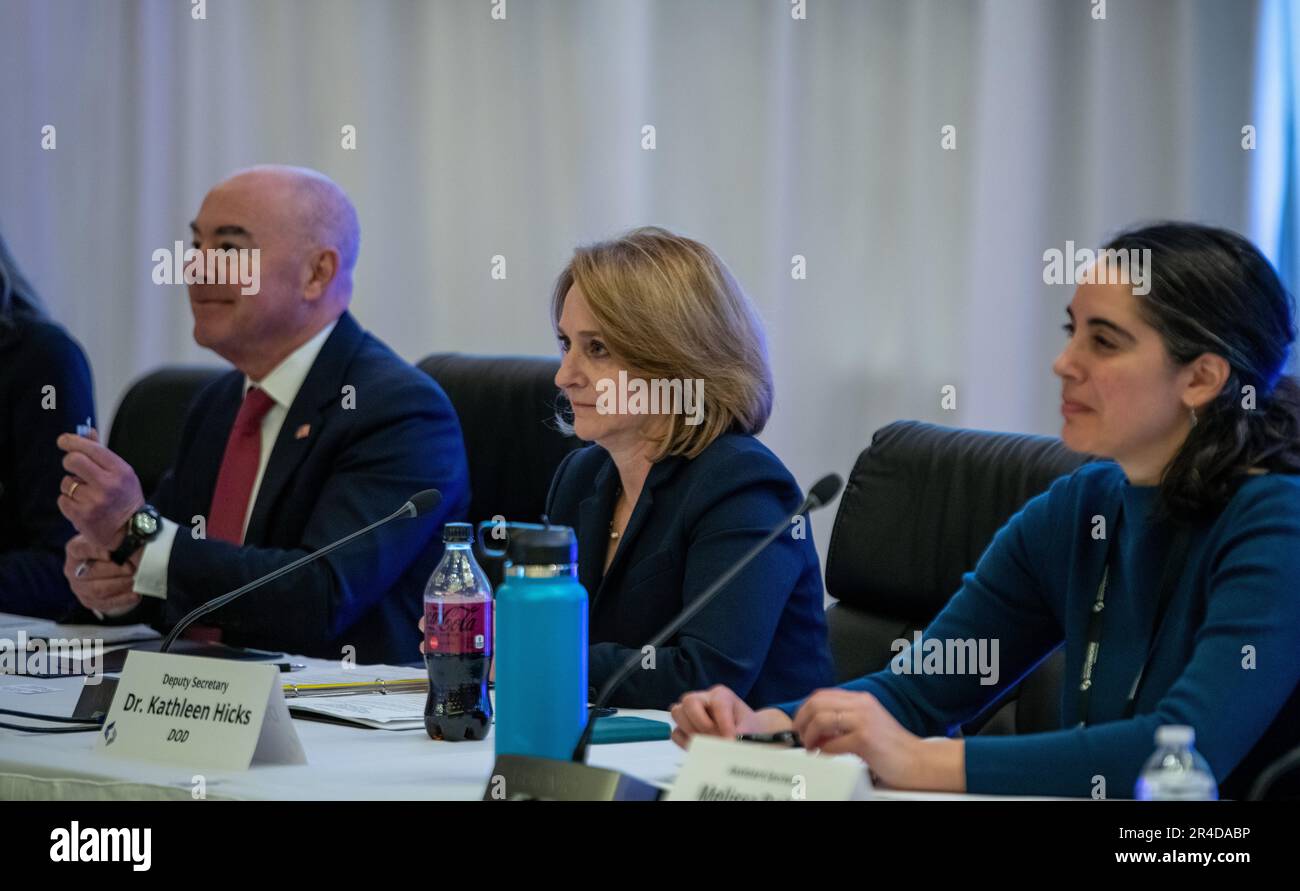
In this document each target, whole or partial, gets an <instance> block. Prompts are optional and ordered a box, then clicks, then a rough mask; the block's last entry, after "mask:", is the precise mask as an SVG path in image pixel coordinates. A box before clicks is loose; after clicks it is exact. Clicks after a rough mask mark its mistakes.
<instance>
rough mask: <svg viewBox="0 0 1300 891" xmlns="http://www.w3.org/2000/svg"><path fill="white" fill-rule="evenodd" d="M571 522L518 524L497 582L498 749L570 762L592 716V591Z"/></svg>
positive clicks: (506, 753) (500, 753)
mask: <svg viewBox="0 0 1300 891" xmlns="http://www.w3.org/2000/svg"><path fill="white" fill-rule="evenodd" d="M577 574H578V545H577V540H576V538H575V536H574V534H573V530H572V529H571V528H569V527H568V526H549V527H546V528H541V529H519V530H516V531H513V532H512V533H511V535H510V542H509V544H508V545H507V547H506V564H505V581H504V582H503V583H502V585H501V587H500V588H498V589H497V595H496V611H497V631H496V635H497V636H496V652H497V661H496V753H497V755H498V756H501V755H532V756H534V757H538V758H554V759H558V760H563V761H567V760H569V758H570V757H571V756H572V755H573V748H574V746H575V745H577V742H578V737H579V736H581V735H582V729H583V724H584V723H585V722H586V720H587V591H586V589H585V588H583V587H582V585H580V584H578V577H577Z"/></svg>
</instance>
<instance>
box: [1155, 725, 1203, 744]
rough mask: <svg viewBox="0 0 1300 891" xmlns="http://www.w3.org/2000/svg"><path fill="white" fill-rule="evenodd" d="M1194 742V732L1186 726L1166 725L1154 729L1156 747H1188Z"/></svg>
mask: <svg viewBox="0 0 1300 891" xmlns="http://www.w3.org/2000/svg"><path fill="white" fill-rule="evenodd" d="M1195 740H1196V731H1195V730H1194V729H1193V728H1191V727H1188V726H1187V725H1186V724H1166V725H1164V726H1163V727H1157V728H1156V745H1158V746H1190V745H1191V744H1192V743H1193V742H1194V741H1195Z"/></svg>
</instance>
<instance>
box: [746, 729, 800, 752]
mask: <svg viewBox="0 0 1300 891" xmlns="http://www.w3.org/2000/svg"><path fill="white" fill-rule="evenodd" d="M736 739H737V740H739V741H740V742H752V743H765V744H767V745H779V746H788V747H790V748H792V749H798V748H802V747H803V743H801V742H800V741H799V734H797V733H795V732H794V731H793V730H782V731H779V732H777V733H742V734H740V735H739V736H737V737H736Z"/></svg>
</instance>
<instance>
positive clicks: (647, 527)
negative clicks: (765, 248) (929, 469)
mask: <svg viewBox="0 0 1300 891" xmlns="http://www.w3.org/2000/svg"><path fill="white" fill-rule="evenodd" d="M552 317H553V321H554V323H555V330H556V336H557V337H558V338H559V343H560V352H561V354H562V357H563V358H562V362H561V365H560V371H559V373H558V374H557V375H556V378H555V382H556V384H557V385H558V386H559V387H560V389H561V390H562V391H563V393H564V396H565V397H567V401H568V403H569V404H570V405H571V406H572V413H571V417H570V416H568V413H566V417H564V418H563V419H562V423H564V424H566V425H571V427H572V430H573V431H574V433H576V434H577V436H578V437H579V438H581V439H583V440H586V441H588V442H590V443H591V445H590V446H588V447H587V448H584V449H580V450H578V451H576V452H574V453H572V454H571V455H569V456H568V457H567V458H566V459H565V461H564V462H563V463H562V464H561V465H560V467H559V469H558V471H557V472H556V474H555V479H554V481H553V483H552V486H551V492H550V496H549V498H548V503H547V507H548V515H549V517H550V519H551V521H552V522H554V523H560V524H563V525H567V526H572V527H574V529H575V531H576V532H577V536H578V554H579V568H578V578H579V580H580V581H581V582H582V584H583V586H584V587H586V589H587V592H588V596H589V598H590V600H589V609H590V626H589V639H590V653H589V660H590V661H589V674H590V681H591V684H592V686H593V687H600V686H601V684H603V683H604V681H605V679H606V678H608V677H609V675H610V674H611V673H612V672H613V671H615V669H616V668H617V667H618V666H619V665H620V664H622V663H623V662H624V661H625V660H626V659H627V657H628V656H629V655H630V654H632V653H634V652H636V651H638V650H640V649H641V647H642V646H643V645H644V643H645V642H646V641H647V640H649V639H650V638H651V637H652V636H653V635H654V634H655V632H657V631H658V630H659V629H660V628H661V627H663V626H664V625H666V624H667V623H668V622H669V620H671V619H672V618H673V617H674V616H675V615H676V614H677V613H679V612H680V611H681V610H682V609H683V608H684V607H685V606H686V604H688V603H689V602H690V601H691V600H692V599H693V598H695V597H697V596H699V595H700V594H701V593H702V592H703V591H704V589H705V588H706V587H708V585H709V584H710V583H712V582H713V581H714V580H715V579H716V578H718V576H720V575H721V574H722V573H723V572H724V571H725V570H726V569H727V568H728V567H729V566H730V565H731V564H732V563H733V562H734V561H735V560H737V559H738V558H739V557H740V556H741V555H742V554H744V553H745V552H746V551H747V550H749V548H750V547H752V546H753V544H754V543H755V542H757V541H758V540H759V539H760V538H761V537H762V536H763V535H764V534H765V533H766V532H767V531H768V530H769V529H771V528H772V527H773V526H774V525H776V524H777V523H779V522H781V520H782V518H783V517H785V516H787V515H788V514H789V513H790V512H792V511H794V510H796V509H797V508H798V506H799V504H800V502H801V501H802V498H803V495H802V493H801V492H800V490H799V486H798V484H797V483H796V482H795V480H794V477H793V476H791V475H790V472H789V471H788V470H787V469H786V468H785V466H784V465H783V464H782V463H781V461H780V459H778V458H777V457H776V456H775V455H773V454H772V452H770V451H769V450H768V449H767V448H766V447H765V446H764V445H763V444H762V443H760V442H759V441H758V440H757V439H756V438H755V437H756V436H757V434H758V433H759V432H760V431H762V429H763V426H764V424H766V423H767V419H768V415H769V414H770V412H771V408H772V389H773V388H772V373H771V369H770V368H769V366H768V360H767V349H766V345H765V343H764V336H763V331H762V327H761V324H760V322H759V320H758V317H757V315H756V313H755V312H754V309H753V307H752V306H751V304H750V302H749V300H748V299H747V298H746V297H745V294H744V292H743V291H741V289H740V286H739V285H738V284H737V283H736V281H735V279H734V278H733V277H732V276H731V273H730V272H729V271H728V270H727V268H726V266H724V265H723V263H722V261H721V260H720V259H719V258H718V257H717V255H715V254H714V253H713V252H712V251H711V250H709V248H707V247H705V246H704V245H702V244H700V243H699V242H696V241H692V240H691V239H688V238H683V237H681V236H678V235H674V234H673V233H671V232H667V231H665V230H663V229H657V228H645V229H638V230H636V231H634V232H631V233H628V234H627V235H625V236H623V237H621V238H617V239H614V240H612V241H607V242H603V243H600V244H595V245H591V246H589V247H583V248H580V249H579V250H578V251H576V252H575V254H574V256H573V259H572V260H571V261H570V262H569V265H568V266H567V267H566V268H565V269H564V271H563V272H562V273H561V274H560V277H559V280H558V281H557V282H556V286H555V290H554V294H553V297H552ZM637 382H641V383H640V384H638V383H637ZM656 384H657V385H658V386H660V387H662V389H661V391H660V393H661V394H668V393H670V392H680V393H681V398H680V399H677V400H676V403H675V405H674V400H673V399H671V398H663V399H660V400H659V404H658V406H657V409H658V413H650V412H647V411H643V410H644V409H655V408H656V406H655V405H653V404H638V403H637V401H636V395H635V394H636V393H637V392H638V391H640V392H641V393H642V394H643V395H644V394H646V393H648V392H649V390H650V388H651V387H652V386H654V385H656ZM701 384H702V389H701ZM673 388H680V389H679V390H674V389H673ZM688 394H689V395H691V396H692V397H694V398H692V399H688V398H687V395H688ZM622 397H626V398H622ZM674 408H676V409H678V410H677V411H673V409H674ZM831 676H832V671H831V662H830V656H829V653H828V650H827V644H826V618H825V613H824V609H823V595H822V581H821V570H820V566H819V563H818V558H817V551H816V549H815V548H814V546H813V541H812V535H811V530H810V529H809V528H808V526H807V523H806V521H805V522H800V523H796V524H793V525H792V526H791V533H790V534H789V535H783V536H781V537H779V538H778V539H777V540H776V541H774V542H773V543H772V544H771V545H770V546H769V547H767V548H766V549H765V550H764V551H763V552H762V553H761V555H760V556H759V557H758V558H757V559H756V560H754V562H753V563H751V564H750V565H749V566H748V567H747V568H746V569H745V570H744V571H742V572H741V573H740V574H739V575H737V576H736V578H735V579H733V580H732V581H731V582H730V583H729V584H728V585H727V587H726V588H725V589H724V590H723V591H722V592H721V593H720V594H719V595H718V597H717V598H716V599H715V600H714V601H713V602H712V603H711V604H710V605H709V606H708V607H706V608H705V609H704V610H703V611H702V612H701V613H700V614H699V615H698V616H696V617H695V618H694V619H692V620H691V622H689V623H688V624H687V625H686V626H685V627H684V628H683V629H682V630H681V632H680V633H679V634H678V635H677V636H676V637H675V638H673V639H672V640H670V641H669V642H668V644H667V645H665V646H663V647H660V648H659V649H658V651H656V652H655V653H653V654H649V655H647V656H646V657H645V658H644V659H643V661H642V669H641V670H638V671H636V672H634V673H633V675H632V676H631V677H629V678H628V679H627V680H626V681H625V682H624V683H623V684H622V686H621V687H620V688H619V691H618V692H617V693H616V694H615V696H614V704H615V705H621V706H625V707H631V708H636V707H642V708H667V707H668V706H669V705H670V704H671V703H673V702H674V701H676V700H677V699H678V698H679V697H680V696H682V695H683V694H684V693H686V692H687V691H688V690H694V689H699V688H701V687H704V686H708V685H711V684H726V685H727V686H728V687H730V688H731V689H733V690H735V691H736V692H737V693H738V694H739V695H740V696H741V697H743V698H745V699H746V700H748V701H751V702H753V703H755V704H758V703H765V702H770V701H773V700H781V699H785V698H788V697H792V696H803V695H806V694H807V693H808V692H809V691H811V690H813V689H814V688H816V687H820V686H824V685H825V684H828V683H830V682H831Z"/></svg>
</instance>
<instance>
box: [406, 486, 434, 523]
mask: <svg viewBox="0 0 1300 891" xmlns="http://www.w3.org/2000/svg"><path fill="white" fill-rule="evenodd" d="M408 503H409V504H410V505H411V506H412V507H414V508H415V513H413V514H411V516H412V517H420V516H423V515H425V514H427V513H428V512H429V511H431V510H433V509H434V508H435V507H437V506H438V505H440V504H442V493H441V492H439V491H438V490H437V489H425V490H424V491H423V492H416V493H415V494H414V495H412V496H411V498H410V500H409V501H408Z"/></svg>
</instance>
